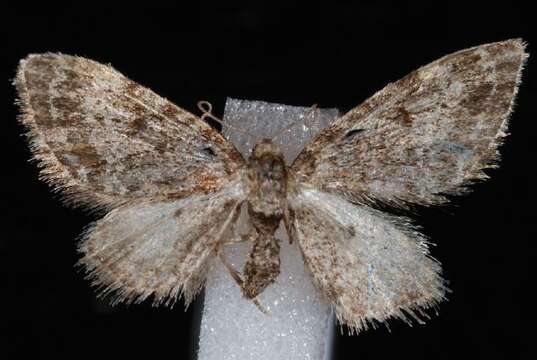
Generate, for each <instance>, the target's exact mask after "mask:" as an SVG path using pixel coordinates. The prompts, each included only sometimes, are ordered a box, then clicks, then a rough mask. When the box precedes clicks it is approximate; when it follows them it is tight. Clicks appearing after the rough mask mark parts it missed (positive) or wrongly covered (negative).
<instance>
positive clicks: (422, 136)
mask: <svg viewBox="0 0 537 360" xmlns="http://www.w3.org/2000/svg"><path fill="white" fill-rule="evenodd" d="M526 57H527V54H526V53H525V52H524V43H523V42H522V41H521V40H519V39H514V40H507V41H503V42H498V43H491V44H486V45H481V46H477V47H474V48H470V49H466V50H462V51H459V52H456V53H453V54H451V55H447V56H445V57H443V58H441V59H439V60H437V61H434V62H432V63H430V64H429V65H426V66H424V67H422V68H420V69H418V70H416V71H414V72H412V73H410V74H409V75H408V76H406V77H404V78H403V79H401V80H399V81H397V82H395V83H392V84H389V85H388V86H386V87H385V88H384V89H382V90H381V91H379V92H377V93H376V94H375V95H373V96H372V97H371V98H369V99H368V100H366V101H365V102H363V103H362V104H361V105H359V106H358V107H356V108H354V109H352V110H351V111H349V112H348V113H347V114H346V115H344V116H343V117H342V118H340V119H338V120H337V121H336V122H334V124H333V125H332V126H330V127H329V128H328V129H326V130H324V131H323V132H322V133H321V134H320V135H319V136H317V137H316V138H315V139H314V140H313V141H312V142H311V143H310V144H309V145H308V146H307V147H306V148H305V150H304V151H302V153H301V154H300V155H299V156H298V158H297V160H296V161H295V162H294V164H293V166H292V169H293V172H294V173H295V174H296V178H297V181H298V182H300V183H305V184H309V185H311V186H313V187H316V188H318V189H323V190H325V191H328V192H332V193H337V194H340V195H341V196H344V197H346V198H347V199H349V200H352V201H353V202H361V203H369V202H370V201H371V200H373V201H381V202H384V203H388V204H391V205H398V206H402V207H404V206H406V204H407V203H409V202H411V203H419V204H436V203H441V202H445V201H446V200H447V199H446V197H445V195H446V194H461V193H463V192H464V191H465V190H467V188H466V187H465V185H467V184H469V183H470V182H471V181H473V180H477V179H485V178H486V174H485V173H483V171H482V170H483V169H484V168H487V167H493V166H495V165H496V162H497V159H498V151H497V148H498V146H499V145H500V144H501V141H502V138H503V137H505V135H506V131H507V120H508V118H509V114H510V113H511V110H512V107H513V101H514V98H515V95H516V92H517V88H518V84H519V82H520V73H521V69H522V66H523V64H524V60H525V59H526Z"/></svg>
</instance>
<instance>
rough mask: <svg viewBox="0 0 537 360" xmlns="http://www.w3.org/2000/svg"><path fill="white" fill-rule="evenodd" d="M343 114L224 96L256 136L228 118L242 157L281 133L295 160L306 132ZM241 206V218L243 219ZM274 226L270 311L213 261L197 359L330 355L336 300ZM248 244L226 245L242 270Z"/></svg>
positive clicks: (266, 299) (263, 298) (321, 359)
mask: <svg viewBox="0 0 537 360" xmlns="http://www.w3.org/2000/svg"><path fill="white" fill-rule="evenodd" d="M338 115H339V112H338V110H337V109H318V110H317V111H315V110H314V109H313V108H311V107H295V106H286V105H281V104H271V103H266V102H262V101H246V100H237V99H227V102H226V107H225V112H224V121H226V122H227V123H229V124H230V125H231V126H232V127H234V128H238V129H245V130H246V131H247V132H248V133H249V134H251V135H253V136H247V135H245V134H244V133H240V132H239V131H235V130H233V129H231V128H229V127H225V126H224V129H223V133H224V135H225V136H226V137H227V138H228V139H229V140H230V141H232V142H233V143H234V144H235V146H236V147H237V149H238V150H239V151H240V152H241V153H242V154H243V156H244V157H245V158H248V156H249V152H250V150H251V148H252V146H253V144H254V143H255V141H257V140H259V139H262V138H273V137H274V136H275V135H276V134H278V133H280V135H278V136H276V137H275V138H274V142H275V143H277V144H279V145H280V147H281V149H282V152H283V153H284V156H285V159H286V162H287V163H288V164H290V163H292V161H293V160H294V158H295V157H296V156H297V155H298V153H299V152H300V150H301V149H302V148H303V147H304V146H305V144H306V143H307V142H308V140H309V139H311V138H312V137H313V136H314V135H316V134H317V133H318V132H319V131H320V130H322V129H323V128H325V127H326V126H327V125H328V124H329V123H330V122H331V121H333V120H334V119H336V118H337V117H338ZM290 124H294V125H293V126H289V125H290ZM286 127H288V129H287V130H285V131H284V132H283V133H282V132H281V130H282V129H285V128H286ZM244 210H245V209H243V214H242V215H241V219H239V222H241V221H242V222H243V224H242V225H243V226H244V217H245V216H246V212H245V211H244ZM276 234H277V237H278V238H279V239H281V243H280V245H281V254H280V256H281V273H280V275H279V277H278V279H277V281H276V283H275V284H273V285H271V286H269V287H268V288H267V289H266V290H265V291H264V292H263V293H262V294H261V295H260V296H259V302H260V303H261V304H262V305H263V306H264V307H265V308H266V309H267V310H268V311H269V314H268V315H267V314H263V313H262V312H261V311H260V310H259V309H258V308H257V307H256V306H255V305H254V304H253V303H252V301H249V300H247V299H245V298H243V297H242V295H241V292H240V289H239V287H238V286H237V284H236V283H235V282H234V281H233V279H232V278H231V276H230V275H229V273H228V272H227V271H226V269H225V268H224V266H223V265H222V264H221V262H220V261H218V260H216V261H215V262H214V263H213V268H212V269H211V271H210V273H209V277H208V279H207V284H206V287H205V300H204V307H203V313H202V320H201V329H200V339H199V348H198V359H199V360H227V359H240V360H247V359H252V360H253V359H255V360H265V359H266V360H269V359H270V360H280V359H281V360H283V359H285V360H292V359H308V360H328V359H329V358H330V355H331V352H332V350H331V343H332V339H333V332H334V320H333V315H332V311H331V308H330V306H329V304H328V303H327V302H326V301H325V300H324V299H323V297H322V295H321V294H320V293H319V292H318V290H316V289H315V287H314V285H313V283H312V280H311V277H310V275H309V274H308V272H307V270H306V269H305V266H304V262H303V260H302V255H301V254H300V250H299V249H298V246H297V244H289V241H288V238H287V234H286V233H285V231H284V230H283V228H282V226H280V228H279V229H278V231H277V233H276ZM250 248H251V243H239V244H234V245H230V246H227V247H226V249H225V253H226V256H227V257H228V259H229V260H230V261H231V263H232V264H233V266H234V267H235V268H236V269H239V270H241V269H242V266H243V264H244V261H245V259H246V255H247V253H248V251H249V249H250Z"/></svg>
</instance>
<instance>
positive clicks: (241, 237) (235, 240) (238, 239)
mask: <svg viewBox="0 0 537 360" xmlns="http://www.w3.org/2000/svg"><path fill="white" fill-rule="evenodd" d="M256 235H257V232H256V230H255V228H254V227H251V228H250V232H249V233H248V234H236V233H235V234H234V235H233V236H232V237H231V238H230V239H228V240H224V241H223V242H222V244H223V245H229V244H239V243H242V242H246V241H253V240H254V239H255V237H256Z"/></svg>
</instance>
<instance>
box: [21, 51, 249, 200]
mask: <svg viewBox="0 0 537 360" xmlns="http://www.w3.org/2000/svg"><path fill="white" fill-rule="evenodd" d="M15 84H16V86H17V90H18V92H19V98H20V99H19V101H20V104H21V108H22V112H23V114H22V116H21V117H20V120H21V122H22V123H23V124H24V125H25V126H26V127H27V128H28V130H29V132H28V136H29V138H30V141H31V147H32V151H33V154H34V158H35V159H36V160H37V161H39V163H40V165H41V167H42V170H41V176H42V177H43V178H44V179H45V180H47V181H48V182H50V183H52V184H53V185H54V186H55V187H56V188H57V189H58V190H60V191H61V192H62V193H64V194H66V195H67V196H66V197H65V199H66V200H67V201H69V202H71V203H73V204H74V205H83V206H88V207H104V208H110V207H113V206H114V205H117V204H121V203H123V202H125V201H126V200H129V199H136V198H140V197H159V196H165V197H183V196H184V195H185V194H190V193H196V192H210V191H216V190H218V189H220V188H222V187H223V186H225V185H226V183H228V182H229V181H230V175H232V174H234V173H236V170H237V168H239V167H240V166H242V165H243V163H244V160H243V159H242V156H241V155H240V153H238V152H237V150H236V149H235V148H234V147H233V145H231V143H229V142H228V141H226V140H225V139H224V137H223V136H222V135H220V134H219V133H218V132H217V131H215V130H213V129H212V128H211V127H210V126H209V125H207V124H206V123H205V122H203V121H201V120H200V119H199V118H197V117H196V116H194V115H192V114H190V113H188V112H187V111H185V110H183V109H181V108H179V107H177V106H175V105H174V104H172V103H171V102H169V101H167V100H166V99H163V98H161V97H160V96H158V95H157V94H155V93H154V92H152V91H151V90H149V89H146V88H144V87H143V86H141V85H139V84H137V83H135V82H134V81H132V80H129V79H128V78H126V77H125V76H123V75H122V74H120V73H119V72H117V71H116V70H114V69H113V68H112V67H110V66H106V65H102V64H100V63H97V62H95V61H92V60H88V59H85V58H81V57H75V56H69V55H62V54H53V53H48V54H37V55H30V56H28V57H27V58H26V59H24V60H22V61H21V63H20V65H19V69H18V72H17V77H16V79H15Z"/></svg>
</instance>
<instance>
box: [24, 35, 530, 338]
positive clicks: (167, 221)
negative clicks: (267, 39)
mask: <svg viewBox="0 0 537 360" xmlns="http://www.w3.org/2000/svg"><path fill="white" fill-rule="evenodd" d="M526 57H527V54H526V53H525V52H524V43H523V42H522V41H521V40H519V39H513V40H507V41H503V42H498V43H492V44H485V45H481V46H477V47H474V48H471V49H466V50H462V51H459V52H456V53H453V54H451V55H448V56H445V57H443V58H441V59H439V60H437V61H434V62H432V63H430V64H428V65H426V66H424V67H422V68H420V69H418V70H416V71H414V72H412V73H410V74H409V75H407V76H406V77H404V78H403V79H401V80H399V81H397V82H395V83H392V84H389V85H388V86H386V87H385V88H384V89H382V90H381V91H379V92H377V93H376V94H375V95H373V96H372V97H371V98H369V99H368V100H366V101H365V102H364V103H362V104H361V105H359V106H357V107H356V108H354V109H352V110H351V111H349V112H348V113H347V114H346V115H344V116H343V117H341V118H339V119H338V120H336V121H335V122H334V123H333V125H331V126H330V127H329V128H327V129H325V130H324V131H322V132H321V133H320V134H319V135H318V136H317V137H316V138H315V139H314V140H313V141H312V142H310V143H309V144H308V145H307V146H306V148H305V149H304V150H303V151H302V152H301V153H300V154H299V156H298V157H297V159H296V160H295V162H294V163H293V165H292V166H291V167H287V166H286V165H285V163H284V160H283V156H282V154H281V152H280V151H279V150H278V148H277V147H276V146H275V145H274V144H273V143H272V142H271V141H270V140H263V141H260V142H259V143H258V144H257V145H256V146H255V147H254V150H253V152H252V156H251V157H250V159H249V161H248V162H247V161H245V160H244V159H243V158H242V156H241V155H240V154H239V153H238V152H237V150H236V149H235V148H234V147H233V145H232V144H231V143H230V142H228V141H227V140H226V139H224V138H223V137H222V136H221V135H220V134H219V133H217V132H216V131H215V130H213V129H212V128H211V127H210V126H209V125H207V124H206V123H204V122H203V121H201V120H200V119H199V118H197V117H196V116H194V115H192V114H190V113H188V112H187V111H185V110H183V109H181V108H179V107H177V106H175V105H173V104H172V103H170V102H168V101H167V100H165V99H163V98H161V97H159V96H158V95H156V94H155V93H153V92H152V91H150V90H148V89H146V88H144V87H143V86H141V85H139V84H137V83H135V82H133V81H131V80H129V79H127V78H126V77H125V76H123V75H121V74H120V73H119V72H117V71H115V70H114V69H112V68H111V67H110V66H106V65H102V64H99V63H96V62H94V61H91V60H88V59H84V58H80V57H74V56H68V55H62V54H52V53H47V54H40V55H30V56H28V57H27V58H26V59H24V60H22V61H21V63H20V66H19V69H18V72H17V77H16V79H15V85H16V86H17V90H18V93H19V104H20V106H21V109H22V115H21V117H20V120H21V122H22V123H23V124H24V125H25V126H26V127H27V129H28V137H29V140H30V145H31V149H32V151H33V155H34V158H35V160H37V161H38V162H39V166H40V167H41V177H42V178H43V179H44V180H46V181H48V182H49V183H50V184H52V185H53V186H54V188H55V189H56V190H58V191H61V192H62V193H63V194H64V195H65V196H66V199H67V200H68V201H69V202H71V203H72V204H74V205H83V206H86V207H89V208H94V209H102V210H106V211H108V214H106V216H104V217H103V218H102V219H100V220H98V221H97V222H95V224H93V226H92V227H91V228H90V229H89V230H88V231H87V232H86V234H85V235H84V237H83V239H82V241H81V243H80V245H79V249H80V251H81V253H82V254H83V255H82V258H81V260H80V263H81V264H82V265H84V266H85V267H86V269H87V270H88V272H89V275H88V276H89V277H90V278H91V279H93V281H94V283H95V284H96V285H98V286H100V287H101V288H102V291H103V292H104V293H107V292H115V294H116V301H126V302H131V301H141V300H144V299H146V298H148V297H150V296H153V300H154V302H155V303H157V304H160V303H162V302H166V303H173V302H174V301H175V300H176V298H177V297H179V296H180V295H182V296H183V297H184V298H185V301H186V303H187V304H188V303H189V302H190V301H191V300H192V299H193V298H194V296H195V295H196V294H197V293H198V292H199V290H200V289H201V288H202V287H203V285H204V282H205V277H206V274H207V272H208V271H209V270H210V268H211V266H210V265H211V261H212V260H213V259H214V258H215V255H216V254H217V253H218V251H220V250H221V248H222V246H224V245H225V243H226V242H227V241H228V240H229V239H226V237H227V236H229V235H230V233H232V231H231V230H232V229H233V224H234V222H235V221H236V220H237V217H238V213H239V210H240V208H241V206H242V204H243V203H247V205H248V213H249V215H250V218H251V219H250V220H251V221H250V223H251V226H252V230H251V231H250V235H251V236H250V237H249V240H250V241H251V242H252V250H251V252H250V254H249V256H248V259H247V261H246V265H245V267H244V269H243V274H238V272H236V271H231V270H230V271H231V272H232V274H233V275H234V277H235V279H236V280H237V282H238V283H239V284H240V285H241V287H242V290H243V294H244V295H245V296H246V297H248V298H255V297H256V296H257V295H259V294H260V293H262V292H263V291H264V289H265V288H266V287H267V286H269V285H270V284H272V283H273V282H274V281H277V277H278V275H279V270H280V259H279V251H280V248H279V243H278V241H277V240H276V239H275V237H274V232H275V230H276V228H277V227H278V225H279V223H280V221H281V220H283V221H284V223H285V227H286V229H287V231H288V233H289V237H290V239H291V240H294V241H295V243H296V244H297V245H298V246H299V247H300V249H301V251H302V254H303V257H304V262H305V264H306V266H307V267H308V269H309V271H310V273H311V275H312V279H313V281H314V283H315V284H316V285H317V287H318V288H319V290H320V291H321V292H322V293H323V294H324V295H325V297H326V298H327V299H328V300H329V301H330V303H331V304H332V306H333V307H334V310H335V313H336V315H337V318H338V319H339V321H340V322H341V323H343V324H346V325H348V326H349V328H350V329H351V331H360V330H361V329H363V328H366V327H367V326H368V325H369V324H373V325H374V324H375V323H377V322H384V321H386V320H387V319H388V318H390V317H396V318H401V319H405V320H406V319H407V318H408V317H409V316H410V317H412V318H415V319H416V320H417V321H421V318H422V317H424V316H425V317H426V314H425V313H424V312H423V309H427V308H429V307H432V306H435V305H436V304H437V303H438V302H439V301H441V300H442V299H444V296H445V292H446V291H447V289H446V287H445V285H444V281H443V280H442V278H441V275H440V273H441V267H440V264H439V263H438V262H437V261H435V260H434V259H432V258H431V257H430V256H429V253H428V250H427V242H426V241H425V239H424V237H423V236H422V235H421V234H420V233H419V232H418V231H417V230H416V229H415V228H414V227H413V226H412V225H411V223H410V222H409V221H408V220H407V219H405V218H401V217H394V216H389V215H387V214H384V213H382V212H380V211H378V210H375V209H373V208H371V207H370V206H368V205H371V203H372V202H379V201H380V202H384V203H387V204H390V205H395V206H401V207H405V206H407V205H408V204H409V203H417V204H424V205H432V204H438V203H442V202H445V201H447V199H446V197H445V195H447V194H461V193H463V192H465V191H466V185H468V184H469V183H470V182H472V181H474V180H479V179H485V178H486V175H485V174H484V173H483V169H485V168H487V167H493V166H496V164H497V160H498V146H499V145H500V144H501V141H502V139H503V137H505V136H506V131H507V121H508V118H509V115H510V113H511V111H512V108H513V102H514V99H515V95H516V92H517V88H518V84H519V82H520V76H521V69H522V66H523V64H524V60H525V59H526ZM232 240H233V239H232Z"/></svg>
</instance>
